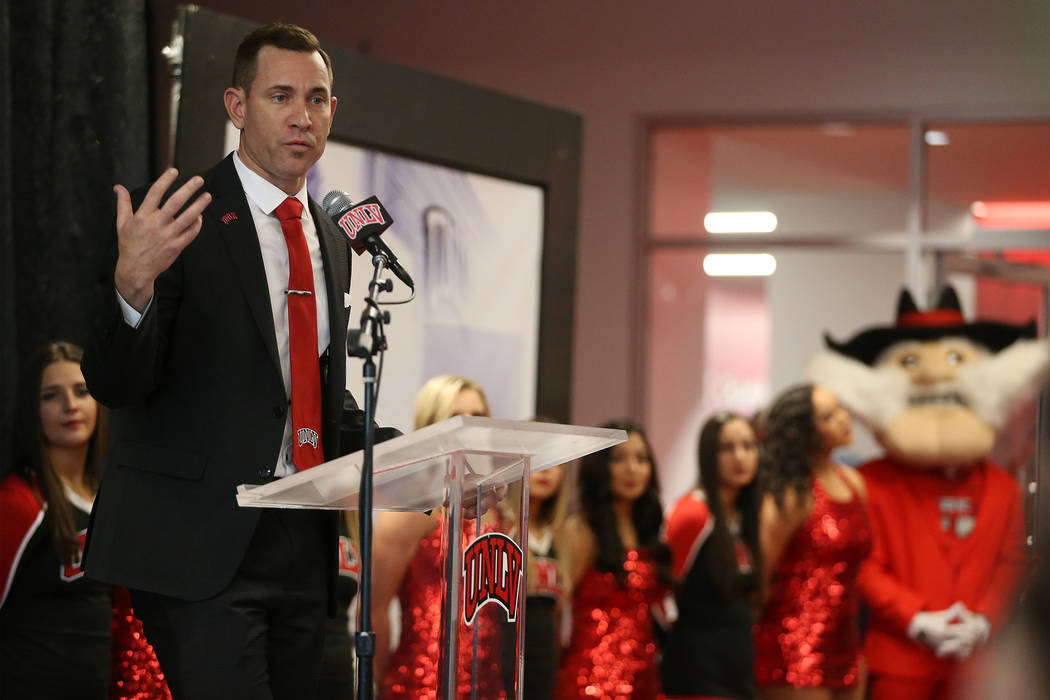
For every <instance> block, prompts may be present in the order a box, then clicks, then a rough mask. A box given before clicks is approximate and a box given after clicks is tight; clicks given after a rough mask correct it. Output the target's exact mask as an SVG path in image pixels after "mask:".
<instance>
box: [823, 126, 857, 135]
mask: <svg viewBox="0 0 1050 700" xmlns="http://www.w3.org/2000/svg"><path fill="white" fill-rule="evenodd" d="M820 130H821V131H822V132H823V133H824V135H825V136H837V137H842V136H853V134H854V131H855V129H854V128H853V125H852V124H849V123H847V122H824V123H823V124H821V125H820Z"/></svg>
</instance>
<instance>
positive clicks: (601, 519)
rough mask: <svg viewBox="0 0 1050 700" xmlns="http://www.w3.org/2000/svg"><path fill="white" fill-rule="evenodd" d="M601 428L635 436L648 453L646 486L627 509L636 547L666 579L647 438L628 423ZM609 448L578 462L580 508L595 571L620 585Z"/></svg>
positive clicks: (665, 557)
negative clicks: (590, 536)
mask: <svg viewBox="0 0 1050 700" xmlns="http://www.w3.org/2000/svg"><path fill="white" fill-rule="evenodd" d="M602 427H604V428H613V429H617V430H623V431H625V432H626V433H627V434H628V435H630V434H631V433H636V434H637V435H639V436H640V437H641V438H642V440H643V441H644V442H645V446H646V449H648V450H649V464H650V466H651V469H650V477H649V485H648V486H647V487H646V489H645V491H644V492H643V493H642V495H641V496H639V497H638V500H636V501H635V502H634V505H633V506H632V507H631V521H632V522H633V523H634V529H635V531H636V532H637V533H638V545H639V546H640V547H643V548H645V549H647V550H648V551H649V553H650V554H651V555H652V556H653V558H654V559H655V560H656V562H657V567H658V571H659V573H660V577H661V578H662V579H664V580H668V579H669V573H668V564H669V562H670V559H671V554H670V550H669V549H668V548H667V545H665V544H664V543H663V542H662V541H661V540H660V530H661V526H662V525H663V517H664V515H663V506H662V505H661V504H660V484H659V481H658V480H657V477H656V463H655V462H654V461H653V456H652V449H651V448H650V446H649V438H647V437H646V436H645V431H644V430H642V428H641V427H639V426H637V425H635V424H634V423H631V422H628V421H613V422H609V423H606V424H605V425H604V426H602ZM611 455H612V448H608V449H604V450H600V451H598V452H594V453H592V454H589V455H587V456H586V457H583V458H582V459H581V460H580V477H579V484H580V508H581V510H582V511H583V516H584V518H585V519H586V521H587V524H588V525H589V526H590V528H591V531H592V532H593V533H594V537H595V539H596V540H597V542H598V556H597V559H596V561H595V566H596V567H597V569H598V570H599V571H605V572H611V573H613V574H615V575H616V577H617V579H618V580H620V581H621V582H622V581H623V580H624V578H626V575H627V574H626V572H625V571H624V568H623V564H624V557H625V552H624V546H623V540H621V539H620V531H619V528H617V526H616V513H615V511H614V510H613V496H612V489H611V483H610V482H611V480H612V477H611V475H610V473H609V460H610V457H611Z"/></svg>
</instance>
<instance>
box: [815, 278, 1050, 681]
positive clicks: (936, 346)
mask: <svg viewBox="0 0 1050 700" xmlns="http://www.w3.org/2000/svg"><path fill="white" fill-rule="evenodd" d="M825 341H826V344H827V346H828V349H827V350H826V351H823V352H821V353H818V354H817V356H816V357H814V358H813V361H812V362H811V365H810V376H811V378H812V379H813V381H815V382H816V383H818V384H821V385H823V386H825V387H827V388H828V389H829V390H831V391H832V392H833V393H834V394H836V395H837V396H838V397H839V399H840V400H841V401H842V402H843V403H844V404H845V405H846V406H848V407H849V408H850V410H852V411H853V412H854V413H855V414H856V415H857V416H858V417H859V418H860V419H861V420H863V421H864V422H866V423H867V424H868V425H869V426H870V427H871V428H872V429H873V430H874V432H875V434H876V437H877V438H878V439H879V442H880V443H881V444H882V445H883V447H884V448H885V450H886V453H887V454H886V456H885V457H883V458H880V459H876V460H873V461H871V462H869V463H867V464H865V465H862V466H861V474H862V475H863V476H864V480H865V484H866V485H867V489H868V507H869V514H870V516H871V528H872V537H873V549H872V554H871V557H870V558H869V560H868V561H867V562H866V563H865V564H864V565H863V566H862V568H861V573H860V576H859V578H858V584H859V585H860V587H861V591H862V593H863V594H864V597H865V599H866V601H867V603H868V606H869V609H870V612H871V615H870V620H869V629H868V636H867V640H866V643H865V655H866V657H867V661H868V666H869V672H870V674H871V677H872V684H871V692H870V695H869V698H871V700H885V699H886V698H892V699H893V700H903V699H904V698H941V697H951V695H950V694H951V692H952V688H953V687H954V686H956V685H957V684H960V683H963V682H965V681H964V680H963V679H964V677H965V676H966V675H967V674H968V673H969V670H968V669H969V668H970V667H972V665H971V664H966V663H964V662H965V661H966V660H967V659H968V658H970V657H971V655H972V654H973V652H974V651H975V650H976V649H977V648H979V647H980V646H982V645H983V644H984V643H985V642H987V640H988V637H989V635H990V634H991V631H992V628H993V626H995V625H996V624H997V623H998V622H999V621H1001V620H1002V618H1003V617H1004V616H1005V615H1006V614H1008V613H1009V612H1010V609H1011V607H1012V605H1013V603H1014V600H1015V593H1016V590H1015V589H1016V587H1017V586H1018V584H1019V582H1020V579H1021V576H1022V575H1023V573H1024V571H1025V567H1026V565H1027V553H1026V551H1025V544H1024V513H1023V507H1022V502H1021V495H1020V489H1019V486H1018V484H1017V482H1016V481H1015V480H1014V479H1013V477H1011V476H1010V475H1008V474H1007V473H1006V472H1005V471H1003V470H1002V469H1000V468H999V467H997V466H996V465H994V464H992V463H991V461H990V460H989V459H988V454H989V453H990V452H991V449H992V447H993V444H994V442H995V437H996V433H997V432H998V431H999V430H1000V429H1001V428H1002V427H1003V425H1004V424H1005V422H1006V420H1007V418H1008V417H1009V415H1010V412H1011V411H1012V410H1013V409H1014V408H1015V407H1016V406H1017V405H1018V404H1019V403H1020V402H1022V401H1024V400H1026V399H1028V398H1031V397H1032V396H1033V395H1034V394H1036V393H1038V391H1039V389H1040V388H1041V387H1042V385H1043V383H1044V382H1045V381H1046V378H1047V374H1048V371H1050V344H1048V341H1046V340H1036V339H1035V324H1034V323H1030V324H1027V325H1023V326H1016V325H1009V324H1005V323H997V322H993V321H975V322H969V323H968V322H966V320H965V319H964V318H963V315H962V311H961V309H960V305H959V300H958V297H957V296H956V294H955V292H954V290H952V289H951V288H947V289H945V291H944V292H943V293H942V295H941V297H940V300H939V302H938V304H937V308H935V309H932V310H929V311H920V310H919V309H918V308H917V307H916V305H915V303H914V301H913V300H912V298H911V295H910V294H909V293H908V292H907V291H903V292H902V293H901V296H900V300H899V303H898V307H897V322H896V324H895V325H893V326H882V327H876V328H869V329H867V330H864V331H861V332H860V333H858V334H857V335H856V336H854V337H853V338H852V339H850V340H849V341H847V342H845V343H837V342H835V341H834V340H832V339H831V338H830V337H829V336H825Z"/></svg>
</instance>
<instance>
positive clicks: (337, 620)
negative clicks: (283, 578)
mask: <svg viewBox="0 0 1050 700" xmlns="http://www.w3.org/2000/svg"><path fill="white" fill-rule="evenodd" d="M358 541H359V535H358V525H357V511H356V510H353V511H346V512H345V513H340V514H339V552H338V554H337V556H338V557H339V565H338V566H339V576H338V578H337V579H336V584H335V586H336V590H335V597H336V614H335V616H334V617H329V618H327V619H326V620H325V628H324V651H323V652H322V654H323V658H322V660H321V680H320V683H319V684H318V686H317V697H318V700H342V699H343V698H352V697H354V652H353V642H352V640H351V637H350V606H351V605H352V604H353V602H354V598H355V597H356V596H357V589H358V588H359V586H360V584H359V577H360V573H361V568H360V567H361V562H360V560H359V559H358V555H357V542H358Z"/></svg>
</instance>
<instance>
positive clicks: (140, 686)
mask: <svg viewBox="0 0 1050 700" xmlns="http://www.w3.org/2000/svg"><path fill="white" fill-rule="evenodd" d="M112 648H113V657H112V660H113V663H112V667H111V671H110V677H111V682H110V687H111V691H110V695H109V697H110V699H111V700H171V693H170V692H169V691H168V684H167V681H165V680H164V673H163V672H161V670H160V664H159V663H158V662H157V655H156V654H155V653H154V651H153V645H152V644H150V643H149V642H148V641H147V640H146V635H145V634H144V633H143V632H142V621H141V620H139V619H138V618H137V617H135V615H134V613H133V611H132V609H131V597H130V596H129V595H128V589H126V588H115V589H113V647H112Z"/></svg>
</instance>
